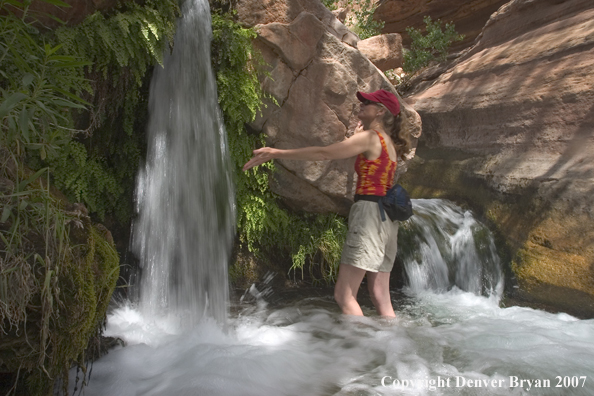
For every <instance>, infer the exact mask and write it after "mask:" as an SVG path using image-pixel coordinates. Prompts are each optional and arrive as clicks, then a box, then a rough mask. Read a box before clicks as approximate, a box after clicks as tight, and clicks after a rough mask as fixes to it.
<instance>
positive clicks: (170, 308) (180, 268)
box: [133, 0, 235, 326]
mask: <svg viewBox="0 0 594 396" xmlns="http://www.w3.org/2000/svg"><path fill="white" fill-rule="evenodd" d="M182 15H183V16H182V17H181V18H180V19H179V20H178V27H177V32H176V35H175V47H174V49H173V52H172V53H171V54H169V53H168V54H166V55H165V59H164V64H163V67H157V68H156V70H155V72H154V76H153V80H152V82H151V91H150V99H149V100H150V102H149V110H150V120H149V126H148V139H149V144H148V145H149V151H148V156H147V163H146V167H145V169H143V170H141V172H140V175H139V177H138V186H137V207H138V213H139V216H138V220H137V221H136V222H135V224H134V233H133V246H134V250H135V252H136V253H137V254H138V256H139V258H140V262H141V268H142V281H141V285H140V286H141V288H140V308H141V310H142V312H143V314H144V315H145V316H146V317H162V316H165V315H170V314H172V313H173V314H174V315H178V316H179V317H183V320H184V325H187V326H192V325H195V324H196V323H198V322H199V321H200V320H201V319H202V318H203V317H204V316H208V317H213V318H215V319H216V320H217V321H218V322H224V321H225V320H226V317H227V303H228V281H227V265H228V255H229V250H230V247H231V243H232V237H233V224H234V221H235V219H234V209H233V193H232V191H233V189H232V183H231V178H230V171H229V169H230V168H229V163H228V154H227V148H226V136H225V131H224V128H223V125H222V122H221V119H220V112H219V109H218V103H217V91H216V83H215V80H214V76H213V72H212V69H211V64H210V42H211V38H212V37H211V36H212V33H211V22H210V8H209V4H208V2H207V1H206V0H187V1H184V2H183V4H182Z"/></svg>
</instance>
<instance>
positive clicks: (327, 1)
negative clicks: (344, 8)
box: [322, 0, 337, 10]
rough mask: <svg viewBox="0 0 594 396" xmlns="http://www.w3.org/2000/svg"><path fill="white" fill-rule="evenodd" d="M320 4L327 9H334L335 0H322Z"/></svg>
mask: <svg viewBox="0 0 594 396" xmlns="http://www.w3.org/2000/svg"><path fill="white" fill-rule="evenodd" d="M322 4H324V7H326V8H327V9H329V10H336V8H337V6H336V1H335V0H322Z"/></svg>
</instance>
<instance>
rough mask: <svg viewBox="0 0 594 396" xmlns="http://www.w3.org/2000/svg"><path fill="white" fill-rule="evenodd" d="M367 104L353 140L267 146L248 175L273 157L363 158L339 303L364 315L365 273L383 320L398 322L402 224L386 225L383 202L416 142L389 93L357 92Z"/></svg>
mask: <svg viewBox="0 0 594 396" xmlns="http://www.w3.org/2000/svg"><path fill="white" fill-rule="evenodd" d="M357 98H358V99H359V101H360V102H361V107H360V109H359V114H358V115H357V117H358V118H359V120H360V123H359V126H360V127H358V128H357V130H356V131H355V134H354V135H353V136H351V137H350V138H348V139H346V140H344V141H342V142H340V143H335V144H332V145H330V146H326V147H317V146H312V147H304V148H299V149H290V150H280V149H275V148H271V147H263V148H261V149H258V150H254V157H253V158H252V159H251V160H250V161H248V162H247V163H246V164H245V165H244V167H243V170H247V169H250V168H252V167H254V166H257V165H260V164H263V163H264V162H266V161H269V160H271V159H273V158H279V159H291V160H305V161H320V160H332V159H344V158H350V157H354V156H357V160H356V162H355V171H356V172H357V175H358V180H357V191H356V195H355V204H354V205H353V206H352V207H351V211H350V213H349V230H348V234H347V240H346V243H345V245H344V248H343V252H342V256H341V260H340V267H339V272H338V280H337V281H336V286H335V289H334V298H335V299H336V302H337V303H338V305H339V306H340V308H341V310H342V312H343V313H344V314H347V315H359V316H362V315H363V312H362V311H361V307H360V306H359V303H358V302H357V292H358V291H359V286H360V285H361V281H362V280H363V277H364V276H365V274H367V281H368V286H369V293H370V295H371V299H372V301H373V304H374V306H375V308H376V310H377V312H378V314H379V315H381V316H387V317H394V316H395V314H394V309H393V307H392V301H391V299H390V290H389V283H390V271H391V270H392V266H393V264H394V259H395V257H396V243H397V236H398V222H391V221H389V220H387V221H385V222H382V221H381V218H380V213H379V206H378V204H377V197H380V196H384V195H386V192H387V191H388V189H389V188H390V187H391V186H392V183H393V180H394V174H395V171H396V165H397V158H398V157H399V156H402V155H403V154H405V153H407V152H408V151H409V150H410V139H409V138H408V137H407V136H405V135H404V133H403V132H402V131H401V128H400V124H401V121H400V103H399V102H398V99H397V98H396V96H395V95H394V94H392V93H390V92H388V91H385V90H383V89H382V90H379V91H375V92H372V93H362V92H357Z"/></svg>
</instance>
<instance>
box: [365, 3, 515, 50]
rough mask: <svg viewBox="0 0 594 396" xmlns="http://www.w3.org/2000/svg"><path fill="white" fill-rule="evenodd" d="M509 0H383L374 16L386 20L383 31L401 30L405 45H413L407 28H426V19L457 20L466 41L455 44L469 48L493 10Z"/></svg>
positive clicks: (394, 31) (459, 31)
mask: <svg viewBox="0 0 594 396" xmlns="http://www.w3.org/2000/svg"><path fill="white" fill-rule="evenodd" d="M505 3H506V0H384V1H380V3H379V5H378V8H377V10H376V11H375V14H374V18H375V19H377V20H381V21H384V22H385V25H384V29H383V30H382V32H383V33H399V34H401V35H402V38H403V40H404V44H405V45H408V44H410V38H409V36H408V34H407V33H406V28H407V27H413V28H415V29H424V28H425V23H424V22H423V18H424V17H425V16H430V17H431V19H433V20H434V21H435V20H438V19H440V20H441V21H442V22H444V23H445V22H448V23H449V22H453V23H454V24H455V25H456V31H457V32H458V33H461V34H463V35H464V36H465V37H464V40H463V41H460V42H457V43H454V45H453V48H454V49H462V48H466V47H468V46H470V45H472V43H473V42H474V40H475V39H476V37H477V36H478V35H479V34H480V32H481V30H482V28H483V26H485V23H486V22H487V21H488V20H489V17H490V15H491V14H492V13H494V12H495V11H497V9H498V8H499V7H500V6H502V5H503V4H505Z"/></svg>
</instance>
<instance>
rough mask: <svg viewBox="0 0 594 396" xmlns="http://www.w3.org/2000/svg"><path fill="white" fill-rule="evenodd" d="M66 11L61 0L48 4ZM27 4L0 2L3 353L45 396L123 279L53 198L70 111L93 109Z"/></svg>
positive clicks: (103, 240)
mask: <svg viewBox="0 0 594 396" xmlns="http://www.w3.org/2000/svg"><path fill="white" fill-rule="evenodd" d="M44 1H46V2H48V3H51V4H54V5H58V6H65V5H66V4H65V3H62V2H61V1H59V0H44ZM29 4H30V2H19V1H16V0H10V1H0V37H1V38H2V39H1V40H0V94H1V98H2V101H1V104H0V129H1V133H0V204H1V207H2V211H1V214H0V332H1V333H2V340H3V342H2V343H1V344H0V353H1V354H2V365H3V369H5V370H6V369H8V370H11V371H13V372H15V373H20V377H21V381H20V382H19V379H18V377H19V374H17V378H16V379H15V387H13V389H11V390H9V391H8V394H11V393H13V392H14V391H15V390H16V383H22V382H26V388H27V394H31V395H46V394H48V393H50V392H51V390H52V388H53V381H54V379H55V378H56V377H57V376H59V375H64V376H65V377H66V378H67V373H68V369H69V368H70V367H71V365H72V363H73V362H75V361H78V362H79V363H80V364H81V365H83V364H84V351H85V349H86V347H87V344H88V342H89V339H90V338H91V337H92V336H93V335H94V334H96V331H97V329H98V328H99V326H100V324H101V323H102V321H103V318H104V316H105V311H106V309H107V303H108V302H109V297H110V296H111V293H112V292H113V289H114V287H115V282H116V279H117V277H118V273H119V272H118V269H119V258H118V254H117V252H116V251H115V248H114V246H113V241H111V240H110V237H109V236H108V234H105V233H102V232H101V231H100V230H99V229H97V228H96V227H95V226H93V225H92V224H91V222H90V219H89V218H88V217H87V216H86V215H85V214H84V213H83V212H81V211H80V210H65V209H64V208H63V205H64V203H63V202H62V201H61V200H59V199H58V198H56V196H55V195H54V194H53V193H52V191H51V189H50V183H51V170H52V169H51V168H49V167H41V169H38V170H37V171H36V172H35V171H32V170H30V168H29V167H27V166H25V164H26V163H27V162H29V163H37V164H42V163H46V162H48V163H49V162H52V161H54V160H56V159H57V158H59V157H60V156H61V155H62V148H63V147H64V146H65V145H67V144H68V143H69V142H70V141H72V138H73V137H74V135H75V134H76V133H77V132H79V131H77V130H75V129H74V124H75V123H74V120H73V117H72V112H73V111H80V110H83V109H85V107H86V106H88V104H89V103H88V102H86V101H85V100H83V99H82V98H81V97H80V95H81V94H82V93H84V91H85V90H88V88H89V84H88V81H87V80H86V79H85V78H84V77H83V68H84V67H85V66H88V65H89V62H88V61H85V60H81V59H80V58H78V57H75V56H72V55H68V54H65V53H64V49H63V46H62V45H61V44H59V43H56V42H55V40H52V38H51V37H47V36H44V35H43V34H41V33H40V32H39V30H38V29H37V28H36V27H35V18H34V15H32V14H31V13H29ZM23 378H25V379H26V380H24V381H23V380H22V379H23Z"/></svg>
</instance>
